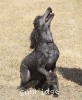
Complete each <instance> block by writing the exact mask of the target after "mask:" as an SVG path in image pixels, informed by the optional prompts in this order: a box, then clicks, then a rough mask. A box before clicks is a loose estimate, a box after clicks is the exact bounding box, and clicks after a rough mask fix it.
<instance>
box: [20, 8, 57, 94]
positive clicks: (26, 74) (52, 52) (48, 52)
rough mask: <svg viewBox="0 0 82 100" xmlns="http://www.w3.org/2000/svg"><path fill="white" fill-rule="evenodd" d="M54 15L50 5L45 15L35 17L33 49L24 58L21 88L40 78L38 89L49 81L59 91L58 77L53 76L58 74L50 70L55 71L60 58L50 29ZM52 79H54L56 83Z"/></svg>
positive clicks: (32, 37) (21, 68)
mask: <svg viewBox="0 0 82 100" xmlns="http://www.w3.org/2000/svg"><path fill="white" fill-rule="evenodd" d="M53 17H54V13H52V9H51V8H50V7H49V8H47V10H46V12H45V13H44V14H43V15H40V16H37V17H36V18H35V19H34V22H33V24H34V29H33V31H32V33H31V36H30V40H31V45H30V48H31V49H33V51H32V53H30V54H29V55H27V56H26V57H25V58H24V59H23V60H22V62H21V65H20V78H21V83H20V88H22V89H25V88H26V85H27V84H28V83H29V82H31V81H33V80H38V81H39V83H38V84H37V86H35V87H36V88H37V89H38V88H42V86H43V85H44V83H45V82H47V84H48V85H49V86H51V85H52V87H53V89H54V90H55V91H59V89H58V84H57V82H56V81H57V77H55V78H52V77H53V76H57V75H56V73H54V75H52V74H51V73H50V72H49V71H51V72H52V73H53V72H54V71H55V70H56V62H57V60H58V58H59V50H58V47H57V46H56V44H55V43H54V41H53V38H52V32H51V30H50V26H51V21H52V19H53ZM51 79H53V81H54V83H53V82H52V81H51ZM50 81H51V82H50ZM52 83H53V84H52ZM55 94H56V93H55ZM56 95H58V94H56Z"/></svg>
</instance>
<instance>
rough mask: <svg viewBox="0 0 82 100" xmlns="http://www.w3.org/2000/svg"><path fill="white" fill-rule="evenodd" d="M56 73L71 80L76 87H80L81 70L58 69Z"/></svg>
mask: <svg viewBox="0 0 82 100" xmlns="http://www.w3.org/2000/svg"><path fill="white" fill-rule="evenodd" d="M58 71H59V73H60V74H62V76H63V77H64V78H66V79H67V80H71V81H73V82H75V83H77V84H78V85H82V70H81V69H77V68H64V67H59V68H58Z"/></svg>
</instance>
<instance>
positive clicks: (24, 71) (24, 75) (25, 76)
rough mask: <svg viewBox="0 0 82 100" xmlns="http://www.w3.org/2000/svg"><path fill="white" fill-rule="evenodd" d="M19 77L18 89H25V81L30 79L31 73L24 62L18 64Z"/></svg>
mask: <svg viewBox="0 0 82 100" xmlns="http://www.w3.org/2000/svg"><path fill="white" fill-rule="evenodd" d="M20 78H21V83H20V89H22V90H25V89H26V88H27V83H28V82H30V81H31V75H30V71H29V69H28V68H27V67H26V66H25V65H24V64H21V66H20Z"/></svg>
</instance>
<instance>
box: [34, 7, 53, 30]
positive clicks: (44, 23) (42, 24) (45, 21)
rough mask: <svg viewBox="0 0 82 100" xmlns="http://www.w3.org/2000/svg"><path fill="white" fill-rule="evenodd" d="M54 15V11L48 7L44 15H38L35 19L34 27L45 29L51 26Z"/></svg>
mask: <svg viewBox="0 0 82 100" xmlns="http://www.w3.org/2000/svg"><path fill="white" fill-rule="evenodd" d="M53 17H54V13H52V9H51V8H50V7H49V8H47V10H46V12H45V13H44V14H43V15H42V16H37V17H36V18H35V20H34V27H35V28H40V29H42V30H45V29H46V28H49V27H50V23H51V21H52V19H53Z"/></svg>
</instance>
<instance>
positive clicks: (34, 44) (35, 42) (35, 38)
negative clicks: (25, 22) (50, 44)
mask: <svg viewBox="0 0 82 100" xmlns="http://www.w3.org/2000/svg"><path fill="white" fill-rule="evenodd" d="M38 35H39V34H38V33H37V30H36V29H34V30H33V31H32V33H31V36H30V40H31V45H30V48H31V49H35V48H36V47H37V45H38V40H39V36H38Z"/></svg>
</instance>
